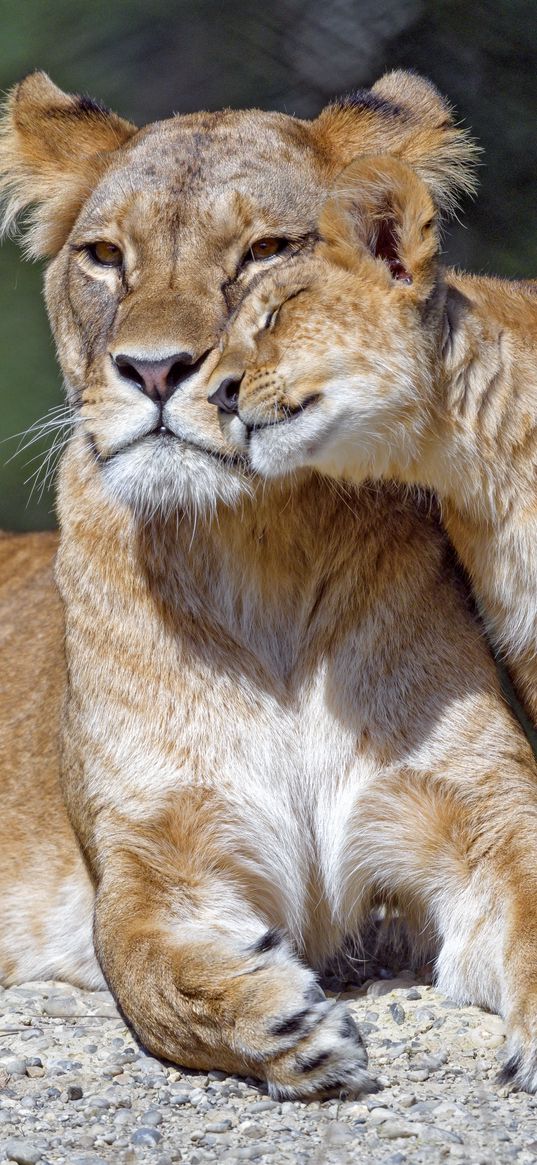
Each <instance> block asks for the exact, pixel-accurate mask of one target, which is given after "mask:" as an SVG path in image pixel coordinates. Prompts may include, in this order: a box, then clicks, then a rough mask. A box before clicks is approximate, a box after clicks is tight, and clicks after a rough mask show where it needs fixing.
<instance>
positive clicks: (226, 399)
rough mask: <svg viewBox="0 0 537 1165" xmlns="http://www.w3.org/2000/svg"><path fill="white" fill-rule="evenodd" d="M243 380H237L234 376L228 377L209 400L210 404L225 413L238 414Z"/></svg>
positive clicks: (240, 378)
mask: <svg viewBox="0 0 537 1165" xmlns="http://www.w3.org/2000/svg"><path fill="white" fill-rule="evenodd" d="M241 380H242V377H239V379H237V378H236V377H233V376H226V379H225V380H222V382H221V383H220V384H219V385H218V388H217V389H216V392H213V393H212V394H211V396H210V397H208V398H207V399H208V401H209V404H211V405H217V406H218V408H219V409H222V412H224V413H238V411H239V389H240V386H241Z"/></svg>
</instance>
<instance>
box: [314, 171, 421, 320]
mask: <svg viewBox="0 0 537 1165" xmlns="http://www.w3.org/2000/svg"><path fill="white" fill-rule="evenodd" d="M319 230H320V233H321V236H322V238H323V239H325V240H326V242H328V243H329V245H330V246H331V248H332V251H333V249H334V247H335V248H336V250H337V254H336V256H335V257H336V258H339V261H340V262H342V263H343V264H344V265H345V266H348V265H349V264H350V266H351V267H352V266H355V265H356V258H357V257H358V259H359V257H360V255H361V254H363V253H364V251H365V250H366V251H367V259H368V261H369V262H370V261H371V257H373V259H375V260H377V261H378V262H380V263H381V264H382V265H383V267H384V269H385V271H386V276H387V277H388V278H391V280H393V281H396V282H399V283H401V284H404V285H405V286H408V287H409V292H410V296H411V298H412V299H414V300H415V301H416V300H417V301H422V300H424V299H426V298H428V296H429V295H430V293H431V291H432V289H433V287H434V284H435V280H436V273H437V267H438V254H439V246H440V244H439V228H438V213H437V211H436V208H435V205H434V203H433V200H432V196H431V194H430V192H429V190H428V189H427V187H426V185H425V183H424V182H422V181H421V179H420V178H418V177H417V175H416V174H415V173H414V171H413V170H412V169H411V168H410V167H409V166H406V165H405V163H404V162H400V161H399V160H398V159H397V158H390V157H387V156H386V155H383V156H381V157H378V158H361V159H359V160H358V161H356V162H352V163H351V165H350V166H347V168H346V169H345V170H343V172H342V173H341V174H340V177H339V179H338V181H337V184H336V189H335V191H334V194H333V196H332V197H331V198H330V199H329V200H328V201H327V203H326V204H325V207H324V210H323V213H322V215H321V218H320V221H319Z"/></svg>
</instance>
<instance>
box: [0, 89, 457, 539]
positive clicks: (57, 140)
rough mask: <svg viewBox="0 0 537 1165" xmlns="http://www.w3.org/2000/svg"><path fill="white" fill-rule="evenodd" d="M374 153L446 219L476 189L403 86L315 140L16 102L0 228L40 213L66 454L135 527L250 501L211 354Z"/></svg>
mask: <svg viewBox="0 0 537 1165" xmlns="http://www.w3.org/2000/svg"><path fill="white" fill-rule="evenodd" d="M378 149H383V150H388V151H391V152H393V153H397V154H398V155H401V156H402V157H404V156H407V155H408V156H409V157H410V158H411V159H412V165H413V166H415V167H416V169H417V170H419V171H420V172H422V173H423V176H424V179H425V180H426V181H427V183H428V184H429V186H430V188H431V189H432V190H434V191H435V192H436V196H437V198H438V199H439V200H440V201H443V202H445V203H449V202H450V200H451V199H452V198H453V197H454V194H455V193H456V192H457V191H460V190H461V189H464V188H465V187H468V185H469V184H470V182H471V179H470V176H469V166H468V163H469V161H470V159H471V155H472V149H471V146H470V145H469V143H468V142H467V140H466V138H465V135H464V134H463V133H462V132H461V131H460V130H459V129H458V128H456V127H455V126H454V125H453V121H452V118H451V116H450V111H449V109H448V107H447V105H446V103H445V102H444V101H443V99H442V98H441V97H440V96H439V94H438V93H437V92H436V90H435V89H434V88H433V87H432V86H431V85H429V84H428V82H426V81H423V80H421V79H420V78H418V77H415V76H410V75H407V74H405V73H391V74H388V75H387V76H386V77H384V78H383V79H382V80H381V81H380V82H379V83H378V85H377V86H375V87H374V89H373V90H371V91H363V92H361V93H357V94H354V95H352V97H351V98H349V99H344V100H343V101H341V102H337V103H336V104H335V105H333V106H329V107H328V108H327V109H326V110H324V111H323V112H322V113H321V114H320V116H319V117H318V118H317V119H316V120H315V121H313V122H303V121H299V120H297V119H295V118H290V117H287V116H284V115H283V114H272V113H263V112H259V111H250V112H234V111H226V112H223V113H203V114H195V115H189V116H186V117H173V118H170V119H169V120H168V121H163V122H158V123H155V124H153V125H150V126H148V127H146V128H145V129H144V130H141V131H138V130H137V129H136V127H135V126H133V125H131V124H130V123H128V122H126V121H124V120H123V119H121V118H119V117H117V116H116V115H115V114H113V113H111V112H110V111H108V110H106V109H105V108H104V107H102V106H101V105H99V104H98V103H96V102H93V101H91V100H90V99H88V98H85V97H77V96H71V95H68V94H65V93H63V92H62V91H61V90H59V89H57V88H56V86H55V85H53V84H52V82H51V81H50V80H49V78H48V77H47V76H46V75H45V74H43V73H36V74H32V75H31V76H29V77H28V78H26V80H25V81H23V82H22V83H21V84H20V85H19V86H17V87H16V88H15V89H14V90H13V92H12V94H11V96H10V99H9V102H8V106H7V110H6V113H5V117H4V126H3V133H2V136H1V137H0V193H3V196H4V211H3V218H2V221H3V224H4V228H5V229H9V228H10V226H12V225H13V224H14V223H15V221H16V219H17V216H18V215H19V214H21V213H22V212H25V211H27V210H28V208H30V207H33V211H32V212H31V214H30V217H29V218H28V217H27V218H26V247H27V251H28V253H29V254H31V255H33V256H41V257H47V258H48V259H49V260H50V265H49V268H48V272H47V276H46V301H47V307H48V311H49V316H50V320H51V324H52V328H53V332H54V337H55V340H56V345H57V349H58V354H59V359H60V363H61V367H62V371H63V374H64V378H65V383H66V387H67V393H68V397H69V400H70V402H71V404H72V407H73V417H74V425H75V433H76V440H77V441H78V442H80V443H82V444H83V445H84V447H85V452H86V454H87V456H88V457H90V458H91V459H92V460H93V466H94V469H95V472H96V473H98V474H100V476H101V479H102V482H103V483H104V486H105V488H106V490H107V491H108V493H109V495H111V496H112V497H113V498H116V499H118V500H119V501H121V502H123V503H126V504H127V505H128V506H130V507H132V508H133V509H134V510H135V511H136V512H139V513H140V514H141V515H143V516H144V517H145V516H147V514H148V513H153V512H154V511H158V510H160V511H161V512H165V511H169V510H173V509H175V508H177V507H179V508H182V507H184V506H189V505H191V506H195V507H196V509H200V508H202V509H203V508H204V507H213V506H214V504H215V501H216V500H217V499H221V500H223V501H225V502H227V503H229V504H233V503H235V502H236V501H237V500H238V499H239V498H240V496H241V495H242V494H243V493H244V491H245V490H248V489H249V488H250V477H249V472H248V469H247V464H246V461H245V459H244V458H243V456H242V453H241V450H240V449H239V451H238V453H237V449H236V448H234V447H233V446H232V445H231V444H230V443H229V442H228V440H227V434H226V433H225V431H223V430H222V428H221V426H220V425H219V423H218V417H217V414H216V412H215V411H214V410H213V409H211V408H209V407H208V405H207V402H206V381H207V376H208V374H209V372H210V370H211V368H212V364H213V363H214V360H215V359H216V357H215V354H214V348H215V346H216V345H217V342H218V340H219V337H220V335H221V334H222V331H223V329H224V328H225V327H226V325H227V323H228V321H229V319H230V317H231V316H232V314H233V313H234V312H236V311H237V308H238V306H239V305H240V303H241V302H242V300H243V298H244V296H245V294H246V293H247V292H248V291H249V290H251V289H252V288H254V287H256V286H257V285H260V286H261V285H262V283H263V281H264V279H265V278H266V276H267V275H269V274H270V273H271V272H276V270H280V269H281V270H283V269H284V268H286V267H287V266H288V265H290V267H292V265H293V262H294V261H295V259H297V258H298V256H299V255H300V254H306V253H307V252H308V250H310V249H311V247H312V246H313V244H314V241H315V238H316V230H317V219H318V216H319V213H320V210H321V207H322V204H323V202H324V200H325V198H326V196H327V193H328V191H330V190H331V189H332V187H333V185H334V182H335V181H336V178H337V175H338V174H339V173H340V172H341V170H342V168H343V167H344V166H345V165H347V164H348V163H349V162H350V161H351V159H352V158H353V157H355V156H356V154H358V153H361V152H366V153H371V152H375V150H378ZM341 314H342V319H343V318H344V315H345V311H344V309H342V313H341ZM282 318H285V317H284V316H283V317H282ZM303 339H304V341H305V342H308V339H309V337H308V334H307V333H304V336H303Z"/></svg>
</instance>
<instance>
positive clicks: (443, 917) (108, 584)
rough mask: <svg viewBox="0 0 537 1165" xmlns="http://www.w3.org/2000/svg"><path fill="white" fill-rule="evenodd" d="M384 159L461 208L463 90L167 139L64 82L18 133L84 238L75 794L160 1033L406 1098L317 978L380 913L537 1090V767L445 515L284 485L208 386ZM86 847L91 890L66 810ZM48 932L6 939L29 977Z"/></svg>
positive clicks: (324, 1081)
mask: <svg viewBox="0 0 537 1165" xmlns="http://www.w3.org/2000/svg"><path fill="white" fill-rule="evenodd" d="M252 142H255V148H253V147H252ZM381 147H382V148H386V149H387V150H390V151H393V152H396V153H398V154H401V155H402V156H404V157H408V158H409V160H411V161H412V164H413V165H415V166H416V167H417V168H418V169H419V170H420V172H421V173H422V174H423V176H424V178H425V179H426V181H427V182H428V184H429V185H430V187H431V189H433V190H434V191H435V197H436V198H438V199H444V200H445V201H449V198H450V196H451V195H452V193H453V189H454V187H456V186H457V185H459V186H460V185H461V184H464V182H465V181H466V178H465V172H464V162H465V160H466V156H467V151H466V147H465V143H464V139H463V138H462V137H461V135H460V133H459V131H458V130H456V129H455V128H454V127H453V124H452V122H451V119H450V117H449V113H448V110H447V109H446V107H445V104H444V103H443V102H442V101H441V99H440V98H439V97H438V95H437V94H436V93H435V92H434V91H433V90H432V89H431V88H430V87H429V86H428V85H427V84H426V83H425V82H421V81H420V80H419V79H417V78H412V77H410V78H409V77H406V76H405V75H400V74H396V75H390V76H388V77H387V78H385V79H384V80H383V81H382V82H381V83H380V84H379V86H377V87H376V88H375V90H374V91H373V92H372V93H366V94H362V95H357V96H356V98H354V99H353V100H352V101H351V102H346V103H343V104H342V105H338V106H336V107H334V108H332V109H331V110H328V111H325V112H324V113H323V114H321V117H320V118H319V119H318V121H317V122H314V123H311V124H307V123H301V122H297V121H295V120H293V119H287V118H284V117H281V116H277V115H268V114H259V113H247V114H238V113H227V114H222V115H218V114H214V115H213V114H211V115H199V116H196V117H193V118H185V119H182V118H177V119H172V120H171V121H170V122H168V123H160V124H158V125H156V126H152V127H148V128H147V129H146V130H145V131H141V132H140V133H139V134H138V133H136V131H135V130H134V127H132V126H130V125H128V124H127V123H125V122H123V121H121V120H120V119H119V118H116V117H114V116H113V115H111V114H108V113H107V112H105V111H103V110H102V108H101V107H99V106H97V105H93V104H92V103H91V102H89V101H88V100H87V99H83V100H78V99H76V98H71V97H68V96H66V95H65V94H62V93H61V92H60V91H59V90H57V89H55V87H54V86H52V85H51V83H50V82H49V81H48V79H47V78H44V77H43V76H37V77H32V78H29V79H28V80H27V81H26V82H25V83H23V85H22V86H21V87H20V88H19V89H18V90H17V91H16V93H15V94H14V95H13V97H12V100H11V107H10V112H9V114H8V117H7V122H6V128H5V135H4V140H3V145H2V169H3V172H4V173H5V184H6V186H7V187H9V189H10V191H11V202H10V203H9V207H8V216H9V215H15V214H16V213H17V212H18V211H19V210H21V209H23V208H24V207H25V206H26V205H27V204H28V203H30V202H33V203H35V204H36V206H37V210H36V215H35V218H34V221H33V226H30V235H29V240H30V245H31V247H32V248H33V250H34V252H35V253H44V254H47V255H49V257H51V262H50V265H49V267H48V272H47V277H46V293H47V302H48V306H49V311H50V316H51V320H52V324H53V329H54V334H55V337H56V341H57V344H58V351H59V355H60V360H61V363H62V368H63V371H64V375H65V379H66V385H67V391H68V394H69V399H70V401H71V402H72V408H73V428H74V431H73V436H72V439H71V442H70V445H69V448H68V450H67V452H66V455H65V456H64V459H63V463H62V467H61V473H60V483H59V502H58V505H59V514H60V521H61V539H60V551H59V556H58V561H57V579H58V583H59V587H60V591H61V595H62V598H63V602H64V609H65V621H66V639H65V647H66V662H67V691H66V702H65V711H64V716H63V728H62V748H61V751H62V757H61V787H62V791H63V796H64V798H65V804H66V806H67V810H68V813H69V818H70V821H71V823H72V826H73V827H74V831H75V833H76V836H77V838H78V842H79V844H80V846H81V849H82V851H83V854H84V858H85V862H86V865H87V869H88V870H89V873H90V876H91V880H92V882H93V885H94V889H95V911H94V934H95V943H96V950H97V955H98V959H99V963H100V966H101V967H102V969H103V971H104V974H105V976H106V979H107V981H108V982H109V984H110V986H111V988H112V990H113V991H114V993H115V995H116V997H117V999H118V1001H119V1003H120V1004H121V1006H122V1008H123V1011H124V1013H125V1015H126V1016H127V1017H128V1019H129V1020H130V1021H131V1023H132V1024H133V1026H134V1027H135V1029H136V1031H137V1032H138V1034H139V1036H140V1037H141V1039H142V1040H143V1041H144V1042H145V1043H146V1045H147V1046H148V1047H149V1048H150V1049H152V1050H153V1051H155V1052H157V1053H158V1054H160V1055H162V1056H166V1057H168V1058H169V1059H172V1060H175V1061H177V1062H179V1063H181V1064H185V1065H192V1066H194V1067H198V1068H202V1067H205V1068H220V1069H224V1070H230V1071H236V1072H247V1073H250V1074H252V1073H253V1074H255V1075H256V1076H260V1077H262V1078H264V1079H266V1080H267V1082H268V1086H269V1089H270V1091H271V1093H272V1095H274V1096H278V1097H282V1098H283V1097H296V1096H304V1097H307V1096H312V1095H327V1094H330V1093H331V1092H339V1091H340V1090H341V1089H342V1088H344V1089H346V1090H348V1091H360V1090H363V1089H368V1088H372V1087H374V1086H375V1083H374V1075H373V1074H371V1073H370V1071H369V1070H368V1067H367V1057H366V1053H365V1049H364V1046H363V1042H362V1039H361V1037H360V1033H359V1032H358V1030H357V1027H356V1025H355V1023H354V1022H353V1020H352V1018H351V1016H350V1014H349V1012H348V1010H347V1008H346V1006H345V1004H344V1003H341V1002H336V1001H330V1000H328V999H326V998H325V996H324V995H323V992H322V991H321V989H320V988H319V985H318V982H317V974H316V973H317V972H318V971H320V970H321V968H322V966H323V964H324V963H325V961H326V960H327V959H328V958H330V956H332V955H333V954H334V953H335V952H337V950H338V948H339V947H340V946H341V944H342V942H343V941H344V939H345V936H346V935H348V934H352V935H353V936H354V939H355V941H356V942H359V939H360V933H361V929H362V926H363V924H364V921H365V919H366V918H367V917H368V914H369V911H370V909H371V906H372V905H373V904H379V903H381V904H385V905H393V904H394V903H397V904H398V905H399V908H400V909H401V910H402V911H404V912H405V913H406V915H407V917H408V920H409V923H410V925H411V927H412V928H413V932H414V934H415V936H416V937H415V943H416V950H418V948H419V949H420V953H421V951H422V946H423V941H424V938H423V936H425V937H426V941H427V943H428V944H430V945H431V946H432V948H433V949H434V952H435V955H436V968H437V976H438V980H439V982H440V984H441V986H442V987H443V988H444V989H446V990H448V991H449V992H450V993H451V994H453V995H454V996H455V997H456V998H459V999H471V1000H473V1001H475V1002H479V1003H483V1004H485V1005H486V1006H488V1007H492V1008H497V1009H499V1010H501V1011H502V1013H503V1014H505V1015H506V1017H507V1021H508V1023H509V1028H510V1039H511V1042H512V1053H513V1058H512V1062H511V1070H512V1073H513V1074H514V1075H515V1076H516V1079H517V1080H518V1081H519V1083H521V1084H523V1085H524V1086H526V1087H529V1088H534V1087H535V1086H536V1083H537V1042H536V1037H537V1032H536V1025H537V1015H536V1008H535V989H534V983H535V975H534V968H535V955H536V949H535V948H536V939H537V931H536V929H535V925H534V920H535V913H536V909H537V907H536V905H535V904H536V902H537V895H536V893H535V890H536V886H535V880H536V873H535V871H536V868H537V864H536V861H535V848H536V845H537V842H536V837H537V830H536V828H535V825H536V823H537V822H536V819H537V786H536V771H535V767H534V763H533V760H532V757H531V754H530V751H529V748H528V746H527V743H526V742H525V740H524V738H523V736H522V734H521V733H520V731H519V729H518V727H517V725H516V724H515V722H514V721H513V719H512V717H511V715H510V713H509V711H508V710H507V709H506V707H505V706H504V704H503V702H502V699H501V696H500V693H499V690H498V684H497V680H496V675H495V671H494V667H493V664H492V660H491V658H490V656H489V654H488V652H487V649H486V646H485V644H484V642H483V640H482V637H481V634H480V629H479V627H478V626H477V624H476V622H475V620H474V618H473V616H472V614H471V611H470V609H469V607H468V604H467V599H466V595H465V592H464V590H463V589H462V588H461V586H460V584H459V582H458V581H457V578H456V576H455V574H454V571H453V567H452V564H451V561H450V555H449V550H448V548H447V546H446V543H445V541H444V539H443V536H442V534H441V532H440V530H439V527H438V525H437V523H436V521H435V519H434V516H432V515H431V514H428V513H427V512H424V513H420V511H419V510H418V509H417V508H416V506H415V505H414V504H413V503H412V502H410V501H407V500H405V499H404V498H403V497H398V496H396V495H394V494H393V492H390V491H383V490H377V489H375V490H373V491H370V490H368V489H363V490H361V491H356V492H355V493H353V494H352V495H351V496H350V497H347V498H345V499H344V500H343V501H342V500H341V499H340V498H339V497H338V496H337V494H335V493H334V491H333V488H332V486H331V483H329V482H327V481H326V480H321V479H320V478H319V477H318V476H316V475H314V474H305V475H304V476H303V478H302V480H301V481H299V482H290V483H287V484H284V485H283V486H281V485H280V484H278V483H276V484H272V485H270V486H269V487H268V488H266V486H265V484H264V483H263V482H262V481H260V480H259V478H257V477H256V476H255V475H254V474H252V472H251V470H250V467H249V465H248V462H247V459H246V458H244V457H242V456H237V455H235V454H234V452H233V449H232V447H231V445H230V443H229V442H228V441H227V440H226V438H225V436H224V435H223V433H222V431H221V427H220V424H219V421H218V415H217V412H216V410H215V409H213V408H212V407H211V406H209V405H208V404H207V401H206V393H207V376H208V368H209V366H210V362H209V361H208V353H209V351H210V350H211V349H213V348H214V346H215V344H216V343H217V340H218V337H219V334H220V332H221V329H222V327H223V326H224V325H225V323H226V321H227V320H228V318H229V316H230V313H231V312H232V311H233V309H234V307H235V308H236V307H237V305H238V304H239V303H240V301H241V299H242V298H243V297H244V295H245V293H246V291H247V290H248V288H251V287H252V285H253V283H254V282H256V281H259V282H261V281H262V280H263V279H264V278H265V276H266V274H267V273H268V271H269V270H270V268H269V267H266V266H264V265H263V263H262V262H261V261H259V259H256V258H255V256H256V255H257V256H258V255H259V254H260V253H261V251H262V250H263V248H262V247H261V245H259V246H258V245H257V244H258V243H259V244H261V242H263V241H264V242H267V240H268V244H269V245H268V250H269V252H270V251H271V247H272V243H273V241H274V239H275V238H279V239H280V241H281V240H283V242H282V243H281V245H280V244H277V245H276V247H275V250H274V251H273V252H272V253H273V254H274V259H273V260H271V262H272V263H273V265H274V264H279V265H282V266H283V265H285V264H286V263H288V262H289V260H290V258H291V257H292V255H293V254H294V253H295V252H296V250H297V248H298V249H300V248H303V249H307V248H308V247H312V246H313V245H314V242H315V237H316V223H317V217H318V212H319V209H320V206H321V203H322V201H323V200H324V198H325V196H326V192H327V190H328V189H330V186H331V184H332V183H333V182H334V180H335V177H336V174H337V172H338V171H339V170H340V169H341V167H342V166H343V165H345V164H346V162H348V161H349V160H350V158H351V157H353V156H355V154H356V152H357V151H358V152H359V151H360V149H364V150H369V151H371V149H375V148H376V149H379V148H381ZM252 256H253V257H254V261H253V263H250V262H249V259H251V258H252ZM210 359H211V360H212V359H213V357H212V356H211V357H210ZM28 783H29V782H28V781H27V782H26V784H28ZM50 795H51V805H52V804H54V805H55V806H56V809H57V811H58V820H59V821H61V820H62V817H61V806H60V803H59V800H56V801H54V795H53V793H52V785H50ZM36 796H39V793H38V792H37V793H36ZM57 838H58V841H57V848H58V850H61V856H60V863H61V862H63V863H64V865H63V868H64V870H67V868H68V863H69V862H70V861H71V858H72V856H73V855H74V858H73V863H72V866H71V867H69V868H70V869H71V874H72V876H73V878H75V880H76V879H78V881H77V885H79V886H80V887H81V897H80V903H81V910H82V904H83V903H84V902H85V903H87V895H86V898H84V893H85V892H86V891H87V887H88V882H87V875H84V873H83V870H82V867H81V866H80V863H79V865H78V866H77V865H76V861H77V860H78V859H77V858H76V847H75V844H74V838H72V839H71V842H69V834H68V833H67V831H66V829H65V822H64V823H63V825H62V826H61V827H59V828H58V834H57ZM47 842H50V839H47ZM20 844H21V842H20V839H19V845H20ZM23 844H24V845H26V846H27V847H29V846H30V845H31V844H32V841H31V840H30V839H29V838H27V837H26V835H24V843H23ZM64 845H65V847H66V848H65V851H64V850H63V849H62V846H64ZM69 846H71V848H70V849H69ZM67 851H68V852H67ZM84 877H86V882H85V883H84V882H83V878H84ZM22 879H23V880H22V885H24V878H23V876H22ZM60 891H61V883H60V886H59V889H58V886H56V894H57V895H58V899H60V898H61V893H60ZM17 892H18V894H19V902H21V901H22V898H23V894H22V893H21V882H20V881H19V882H18V891H17ZM10 893H11V894H13V893H14V890H13V887H12V885H11V886H10ZM6 897H7V898H8V899H9V894H8V895H7V896H6V893H5V892H4V894H3V904H4V903H5V901H6ZM58 899H57V900H58ZM55 905H56V902H55ZM86 909H87V906H86ZM50 914H51V907H50V908H49V916H47V922H49V921H50ZM25 917H26V918H27V919H28V921H29V924H31V923H32V910H31V906H30V907H28V904H27V903H26V907H25ZM86 917H87V916H86ZM34 921H35V920H34ZM88 922H89V920H88ZM58 933H59V932H58ZM28 934H29V942H33V943H34V949H35V955H34V960H33V973H34V974H35V973H38V971H39V957H40V955H41V954H42V955H43V957H44V955H45V953H46V952H48V956H49V962H48V968H49V970H50V969H52V970H53V971H54V973H60V974H62V973H64V974H65V973H69V970H70V968H71V967H72V966H73V962H74V961H75V960H74V957H73V952H72V951H71V953H70V960H69V962H68V966H67V967H65V966H64V964H62V958H61V953H60V950H59V944H58V943H57V944H56V947H55V948H54V947H53V946H51V942H50V939H51V935H50V930H49V932H48V934H47V941H48V946H47V947H46V951H45V946H44V944H43V941H42V938H41V937H40V935H41V932H40V930H39V927H38V926H34V928H33V933H32V931H31V929H30V925H29V929H28ZM89 934H90V932H89V925H88V929H87V932H86V942H87V943H89ZM418 936H421V938H420V937H418ZM20 938H21V928H20V927H19V933H18V945H17V947H16V949H14V946H13V944H11V945H10V935H9V933H8V932H7V931H6V932H5V934H4V935H3V937H2V943H3V948H2V958H3V959H4V960H5V963H6V964H7V966H8V968H9V974H10V978H11V979H13V978H15V977H16V976H17V973H18V971H19V969H20V968H24V969H27V966H28V964H27V963H24V960H23V958H22V953H21V944H20ZM420 944H421V945H420ZM51 952H52V953H55V962H53V966H52V968H51V961H50V956H51ZM84 952H85V953H86V954H87V946H86V948H84V946H83V942H82V937H81V942H80V959H79V963H78V973H79V978H81V979H84V978H90V977H91V975H94V974H95V967H94V966H93V968H91V967H89V966H87V967H86V968H84V964H83V961H82V954H83V953H84ZM93 981H95V980H93Z"/></svg>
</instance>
